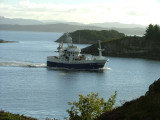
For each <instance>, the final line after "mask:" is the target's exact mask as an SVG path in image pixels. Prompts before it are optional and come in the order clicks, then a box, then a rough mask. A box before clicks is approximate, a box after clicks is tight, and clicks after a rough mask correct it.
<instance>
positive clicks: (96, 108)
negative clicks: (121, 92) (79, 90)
mask: <svg viewBox="0 0 160 120" xmlns="http://www.w3.org/2000/svg"><path fill="white" fill-rule="evenodd" d="M116 97H117V92H116V91H115V94H114V95H112V96H111V97H110V98H109V99H108V101H107V102H105V100H104V98H99V96H98V93H96V94H95V93H93V92H92V93H90V94H88V95H86V96H83V95H81V94H80V95H79V101H78V102H75V101H74V102H73V103H72V102H68V104H69V105H71V108H70V109H68V110H67V112H68V114H69V120H93V119H95V118H97V117H98V116H100V115H101V114H102V113H104V112H106V111H111V110H113V109H114V105H115V102H116V100H115V99H116Z"/></svg>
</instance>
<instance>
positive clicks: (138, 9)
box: [0, 0, 160, 25]
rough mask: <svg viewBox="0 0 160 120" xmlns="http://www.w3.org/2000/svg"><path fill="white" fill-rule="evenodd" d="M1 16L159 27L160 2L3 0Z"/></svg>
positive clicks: (0, 4)
mask: <svg viewBox="0 0 160 120" xmlns="http://www.w3.org/2000/svg"><path fill="white" fill-rule="evenodd" d="M0 16H3V17H7V18H24V19H35V20H55V21H67V22H79V23H84V24H88V23H103V22H120V23H125V24H141V25H148V24H160V0H0Z"/></svg>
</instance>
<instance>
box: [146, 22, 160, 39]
mask: <svg viewBox="0 0 160 120" xmlns="http://www.w3.org/2000/svg"><path fill="white" fill-rule="evenodd" d="M145 38H146V40H152V41H150V42H160V26H158V25H157V24H156V25H152V24H150V25H149V26H148V27H147V29H146V33H145Z"/></svg>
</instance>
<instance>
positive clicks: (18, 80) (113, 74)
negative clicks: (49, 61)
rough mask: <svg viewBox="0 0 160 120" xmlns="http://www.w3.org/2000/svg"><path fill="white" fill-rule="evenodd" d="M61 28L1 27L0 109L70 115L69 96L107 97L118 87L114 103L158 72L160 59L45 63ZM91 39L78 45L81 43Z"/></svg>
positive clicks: (138, 91) (140, 90) (141, 90)
mask: <svg viewBox="0 0 160 120" xmlns="http://www.w3.org/2000/svg"><path fill="white" fill-rule="evenodd" d="M62 34H63V33H46V32H13V31H12V32H11V31H0V39H4V40H10V41H19V42H18V43H4V44H0V109H2V110H5V111H9V112H13V113H19V114H24V115H27V116H32V117H36V118H39V119H45V118H46V117H49V118H58V119H63V117H68V114H67V113H66V109H69V108H70V106H68V105H67V102H69V101H70V102H72V101H76V100H78V94H80V93H81V94H84V95H86V94H88V93H90V92H98V93H99V95H100V96H101V97H104V98H105V99H106V100H107V99H108V98H109V97H110V96H111V95H112V94H114V92H115V91H117V92H118V96H117V103H116V105H117V106H119V105H121V103H120V101H123V100H124V101H129V100H132V99H135V98H138V97H140V96H141V95H144V94H145V92H146V91H147V90H148V87H149V85H150V84H151V83H153V82H154V81H155V80H157V79H158V78H159V77H160V61H154V60H147V59H133V58H116V57H108V58H109V59H110V61H109V63H108V64H106V66H105V67H108V68H110V69H108V70H107V71H105V72H91V71H66V70H48V69H46V57H47V56H51V55H56V54H57V53H55V52H54V51H55V50H56V48H57V47H58V43H55V42H53V41H55V40H56V39H57V38H59V37H60V36H61V35H62ZM85 46H87V45H79V47H81V48H83V47H85Z"/></svg>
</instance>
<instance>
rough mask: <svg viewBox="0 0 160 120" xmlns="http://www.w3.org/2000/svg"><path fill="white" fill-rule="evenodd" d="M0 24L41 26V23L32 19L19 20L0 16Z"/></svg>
mask: <svg viewBox="0 0 160 120" xmlns="http://www.w3.org/2000/svg"><path fill="white" fill-rule="evenodd" d="M0 24H9V25H38V24H43V22H41V21H38V20H32V19H21V18H15V19H10V18H5V17H2V16H0Z"/></svg>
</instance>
